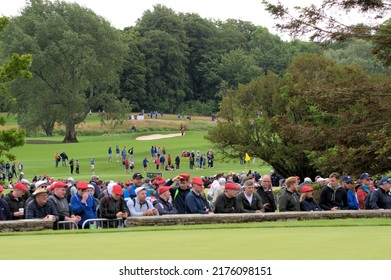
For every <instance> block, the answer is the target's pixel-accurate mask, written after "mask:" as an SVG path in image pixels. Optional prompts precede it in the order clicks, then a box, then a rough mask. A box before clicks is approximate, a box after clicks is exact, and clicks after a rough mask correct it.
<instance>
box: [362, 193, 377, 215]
mask: <svg viewBox="0 0 391 280" xmlns="http://www.w3.org/2000/svg"><path fill="white" fill-rule="evenodd" d="M374 191H375V190H374ZM374 191H372V192H370V193H369V194H367V196H366V197H365V200H364V209H365V210H370V209H371V206H370V205H369V202H370V201H371V195H372V193H373V192H374Z"/></svg>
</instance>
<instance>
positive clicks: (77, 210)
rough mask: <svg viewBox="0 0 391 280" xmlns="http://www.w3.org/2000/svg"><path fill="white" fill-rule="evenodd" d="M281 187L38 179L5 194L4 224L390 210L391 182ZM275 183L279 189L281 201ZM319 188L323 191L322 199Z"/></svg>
mask: <svg viewBox="0 0 391 280" xmlns="http://www.w3.org/2000/svg"><path fill="white" fill-rule="evenodd" d="M273 179H274V180H273ZM277 179H279V177H278V176H277V177H276V174H275V172H273V171H272V172H271V173H270V174H266V175H263V176H261V175H260V174H257V173H252V172H251V171H249V172H248V173H247V174H245V173H244V172H242V173H241V174H228V175H224V174H217V175H216V176H214V177H213V178H207V177H191V175H190V174H184V173H183V174H179V175H176V176H174V177H173V178H170V179H167V180H165V179H164V178H162V177H161V176H157V177H156V178H153V180H152V179H151V178H144V176H143V175H142V174H141V173H139V172H136V173H134V174H133V175H132V176H131V179H130V180H128V181H126V182H114V181H112V180H107V181H103V180H101V179H100V178H99V176H97V175H95V174H94V175H92V176H91V180H90V181H89V182H84V181H79V182H76V181H75V180H74V179H73V178H71V177H70V178H68V179H67V180H54V179H53V178H50V177H44V178H36V177H35V178H34V179H33V181H32V183H30V182H29V181H28V180H26V179H25V178H23V179H21V180H19V181H17V182H16V183H15V184H12V189H11V191H10V192H9V193H8V194H6V195H3V191H4V188H3V187H2V186H0V220H19V219H43V220H49V221H53V222H54V228H58V225H59V224H62V225H63V226H64V228H69V227H70V225H71V224H75V225H76V224H77V226H78V227H79V228H81V227H84V228H88V227H90V228H93V227H95V221H99V220H100V219H104V220H106V219H107V220H108V221H109V222H107V223H105V224H103V225H102V227H118V226H119V225H123V223H124V221H125V220H126V218H127V217H130V216H133V217H139V216H160V215H172V214H205V215H208V214H219V213H264V212H275V211H279V212H285V211H343V210H365V209H391V194H390V188H391V179H390V178H388V177H383V178H381V179H379V180H377V181H376V182H374V181H373V177H372V176H371V175H370V174H368V173H362V174H361V175H360V176H359V177H358V178H357V181H354V180H353V179H352V178H351V177H350V176H340V174H338V173H336V172H332V173H331V174H330V175H329V176H328V178H322V177H319V176H318V177H316V178H314V180H312V179H311V178H308V177H307V178H304V180H302V181H301V179H300V178H299V177H297V176H291V177H288V178H286V179H283V178H282V179H279V180H277ZM276 183H279V184H280V185H281V189H280V190H279V191H278V195H276V193H277V192H276V191H275V190H274V189H273V186H274V187H276V185H275V184H276ZM314 187H316V188H319V190H320V192H319V193H318V194H319V195H318V197H316V198H315V195H314ZM86 221H87V223H85V222H86ZM88 221H92V222H88Z"/></svg>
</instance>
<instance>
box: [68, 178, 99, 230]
mask: <svg viewBox="0 0 391 280" xmlns="http://www.w3.org/2000/svg"><path fill="white" fill-rule="evenodd" d="M76 186H77V193H76V194H75V195H74V196H72V197H71V209H72V212H73V213H74V214H75V215H78V216H80V217H81V219H80V221H79V223H78V225H79V227H80V228H81V226H82V225H83V222H84V221H85V220H87V219H95V218H96V209H97V205H96V202H95V199H94V197H93V196H92V195H90V194H89V193H88V183H87V182H83V181H81V182H78V183H77V185H76ZM87 227H88V228H89V226H87Z"/></svg>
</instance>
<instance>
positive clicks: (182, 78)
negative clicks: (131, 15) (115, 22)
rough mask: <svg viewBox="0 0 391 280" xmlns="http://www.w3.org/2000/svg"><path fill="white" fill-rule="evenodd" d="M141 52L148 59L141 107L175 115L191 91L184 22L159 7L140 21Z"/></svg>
mask: <svg viewBox="0 0 391 280" xmlns="http://www.w3.org/2000/svg"><path fill="white" fill-rule="evenodd" d="M135 30H136V31H138V32H140V35H141V39H140V42H139V44H138V48H139V50H140V51H141V52H142V54H143V55H144V58H145V65H146V69H147V71H146V79H145V81H146V92H147V93H148V94H147V95H146V96H144V97H143V98H142V100H140V101H139V104H140V106H142V108H150V109H151V110H159V111H164V112H169V113H175V112H176V110H177V109H178V106H179V104H181V103H182V102H183V101H184V100H185V97H186V92H187V91H188V88H187V85H188V75H187V72H186V70H187V65H188V63H189V60H188V51H187V37H186V32H185V28H184V23H183V21H182V19H181V18H180V17H179V16H178V15H177V14H176V13H175V12H174V11H173V10H171V9H169V8H166V7H164V6H162V5H156V6H155V7H154V10H153V11H150V10H147V11H146V12H144V14H143V17H142V18H141V19H140V20H139V21H138V22H137V25H136V27H135Z"/></svg>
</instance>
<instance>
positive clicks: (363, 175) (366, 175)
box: [360, 172, 372, 180]
mask: <svg viewBox="0 0 391 280" xmlns="http://www.w3.org/2000/svg"><path fill="white" fill-rule="evenodd" d="M366 178H372V175H371V174H369V173H366V172H365V173H362V174H361V175H360V180H363V179H366Z"/></svg>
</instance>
